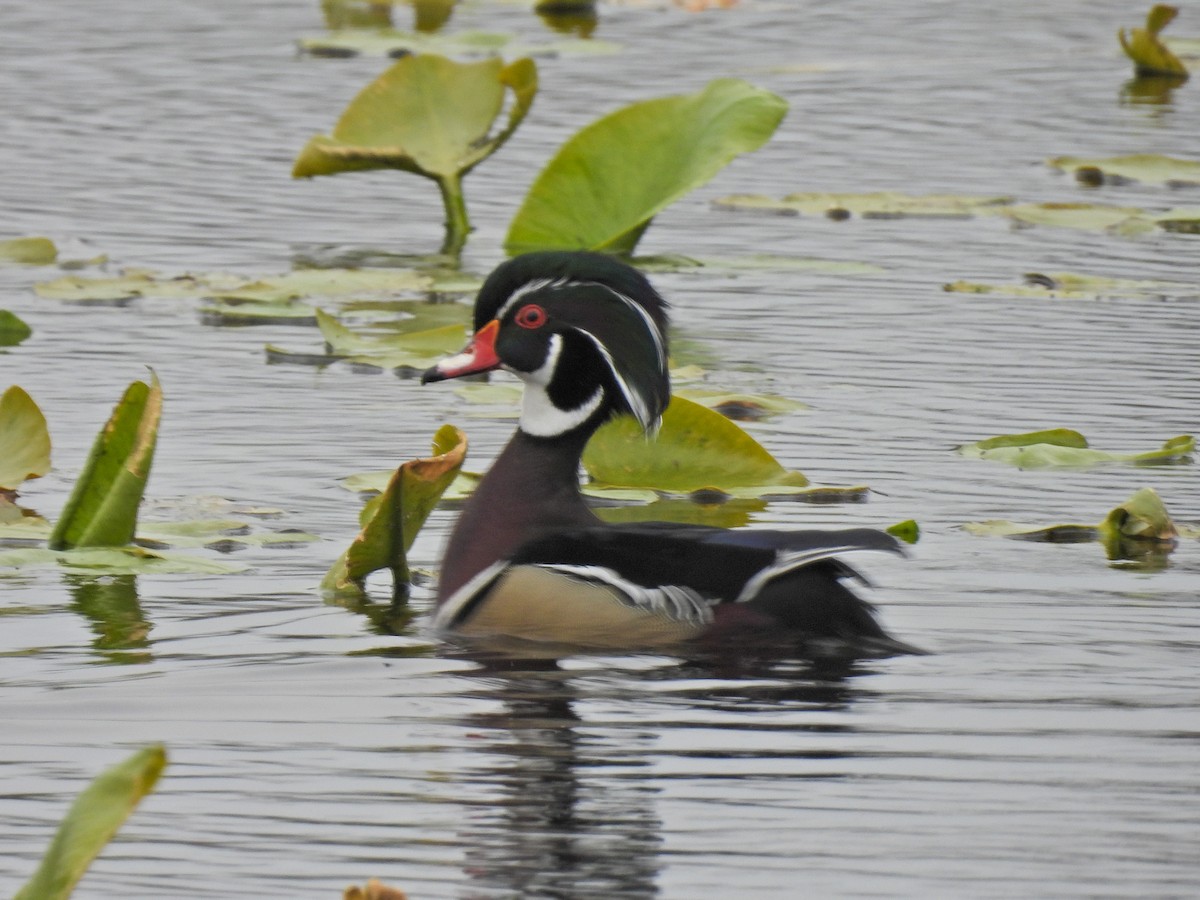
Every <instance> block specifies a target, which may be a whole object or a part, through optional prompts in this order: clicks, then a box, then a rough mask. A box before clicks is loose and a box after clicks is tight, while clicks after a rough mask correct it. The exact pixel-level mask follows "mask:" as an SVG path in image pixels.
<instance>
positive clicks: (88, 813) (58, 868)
mask: <svg viewBox="0 0 1200 900" xmlns="http://www.w3.org/2000/svg"><path fill="white" fill-rule="evenodd" d="M166 765H167V754H166V750H165V749H164V748H163V747H162V745H161V744H155V745H152V746H150V747H146V748H145V749H143V750H139V751H138V752H137V753H134V754H133V755H132V756H130V757H129V758H128V759H126V760H125V761H124V762H121V763H118V764H117V765H115V766H113V767H112V768H110V769H108V770H106V771H105V772H103V773H101V774H100V775H99V776H98V777H97V778H96V779H95V780H93V781H92V783H91V784H89V785H88V786H87V787H86V788H85V789H84V791H83V792H82V793H81V794H80V795H79V796H78V797H77V798H76V799H75V802H74V803H73V804H72V805H71V808H70V809H69V810H68V811H67V814H66V816H65V817H64V818H63V821H62V824H61V825H59V827H58V832H57V833H56V834H55V835H54V839H53V840H52V841H51V842H50V847H49V849H47V851H46V855H45V856H44V857H42V863H41V865H40V866H39V867H38V870H37V872H36V873H34V876H33V878H32V879H30V880H29V882H27V883H26V884H25V886H24V887H22V888H21V889H20V890H19V891H17V894H16V898H15V900H66V898H67V897H69V896H70V895H71V891H72V890H74V888H75V885H76V884H77V883H78V882H79V879H80V878H82V877H83V875H84V873H85V872H86V871H87V869H88V866H90V865H91V863H92V860H94V859H95V858H96V857H97V856H98V855H99V854H100V852H101V851H102V850H103V849H104V847H105V846H106V845H107V844H108V842H109V841H110V840H112V838H113V835H115V834H116V833H117V830H118V829H119V828H120V827H121V825H122V824H123V823H124V822H125V820H126V819H127V818H128V817H129V814H130V813H131V812H133V810H134V809H135V808H136V807H137V805H138V804H139V803H140V802H141V800H142V798H143V797H145V796H146V795H147V794H149V793H150V792H151V791H152V790H154V785H155V784H157V782H158V779H159V776H161V775H162V773H163V769H165V768H166Z"/></svg>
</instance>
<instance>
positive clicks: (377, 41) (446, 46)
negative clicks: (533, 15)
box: [297, 28, 621, 58]
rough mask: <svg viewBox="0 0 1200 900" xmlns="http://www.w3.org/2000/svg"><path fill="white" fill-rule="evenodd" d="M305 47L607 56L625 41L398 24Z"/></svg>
mask: <svg viewBox="0 0 1200 900" xmlns="http://www.w3.org/2000/svg"><path fill="white" fill-rule="evenodd" d="M297 43H298V45H299V47H300V49H301V51H303V52H305V53H311V54H312V55H313V56H358V55H363V56H395V55H397V54H398V53H400V52H402V51H408V52H410V53H414V54H415V53H427V54H429V53H438V54H442V55H443V56H476V57H478V56H499V55H501V54H503V55H504V56H507V57H509V58H515V57H518V56H534V57H539V56H545V57H566V56H607V55H611V54H614V53H619V52H620V50H621V45H620V44H616V43H613V42H611V41H602V40H587V41H580V40H568V39H564V40H557V41H532V42H531V41H519V40H516V39H515V38H514V36H513V35H511V34H502V33H499V32H489V31H459V32H455V33H453V34H424V33H422V32H420V31H403V30H399V29H394V28H375V29H370V30H368V29H361V28H356V29H350V28H343V29H338V30H335V31H331V32H330V33H329V34H326V35H320V36H318V37H307V38H301V39H300V40H299V41H298V42H297Z"/></svg>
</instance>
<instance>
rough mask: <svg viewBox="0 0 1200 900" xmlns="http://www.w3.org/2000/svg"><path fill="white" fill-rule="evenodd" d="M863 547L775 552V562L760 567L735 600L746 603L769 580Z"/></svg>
mask: <svg viewBox="0 0 1200 900" xmlns="http://www.w3.org/2000/svg"><path fill="white" fill-rule="evenodd" d="M861 549H862V548H861V547H855V546H850V545H847V546H843V547H820V548H818V549H814V550H798V551H793V552H790V553H786V552H784V551H782V550H780V551H778V552H777V553H776V554H775V562H774V564H772V565H770V566H767V567H766V568H764V569H760V570H759V571H758V572H757V573H755V575H754V577H753V578H751V579H750V580H749V581H747V582H746V584H745V586H744V587H743V588H742V592H741V593H740V594H738V597H737V600H736V601H735V602H737V603H745V602H746V601H747V600H753V599H754V598H755V597H756V596H757V595H758V592H759V591H761V590H762V589H763V586H764V585H765V584H766V583H767V582H768V581H772V580H774V579H776V578H778V577H779V576H780V575H784V574H786V573H788V572H793V571H795V570H796V569H800V568H803V567H804V566H807V565H811V564H812V563H815V562H820V561H821V560H823V559H830V558H832V557H835V556H837V555H838V554H839V553H850V552H852V551H854V550H861ZM847 569H849V567H847ZM850 571H853V570H850Z"/></svg>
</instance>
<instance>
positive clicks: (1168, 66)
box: [1117, 3, 1188, 78]
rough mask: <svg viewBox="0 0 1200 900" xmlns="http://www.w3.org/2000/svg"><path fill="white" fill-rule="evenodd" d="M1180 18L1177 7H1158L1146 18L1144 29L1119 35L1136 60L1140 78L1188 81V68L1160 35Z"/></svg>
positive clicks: (1129, 55)
mask: <svg viewBox="0 0 1200 900" xmlns="http://www.w3.org/2000/svg"><path fill="white" fill-rule="evenodd" d="M1178 14H1179V10H1178V9H1176V8H1175V7H1174V6H1167V5H1166V4H1163V3H1159V4H1156V5H1155V6H1154V7H1152V8H1151V10H1150V12H1149V13H1148V14H1147V15H1146V27H1145V28H1131V29H1130V30H1129V35H1128V36H1126V34H1125V29H1124V28H1122V29H1120V30H1119V31H1118V32H1117V39H1118V40H1120V42H1121V47H1122V48H1123V49H1124V50H1125V55H1126V56H1128V57H1129V58H1130V59H1131V60H1133V66H1134V71H1135V72H1136V73H1137V74H1138V75H1139V76H1150V75H1174V76H1177V77H1178V76H1182V77H1185V78H1186V77H1187V74H1188V70H1187V67H1186V66H1185V65H1184V64H1183V63H1181V62H1180V61H1179V58H1178V57H1177V56H1175V54H1174V53H1172V52H1171V51H1170V50H1168V49H1167V47H1166V46H1165V45H1164V44H1163V42H1162V41H1160V40H1159V37H1158V36H1159V33H1160V32H1161V31H1162V30H1163V29H1164V28H1166V27H1167V25H1169V24H1170V23H1171V20H1172V19H1174V18H1175V16H1176V15H1178Z"/></svg>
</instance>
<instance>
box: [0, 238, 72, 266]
mask: <svg viewBox="0 0 1200 900" xmlns="http://www.w3.org/2000/svg"><path fill="white" fill-rule="evenodd" d="M56 259H58V248H57V247H56V246H54V241H52V240H50V239H49V238H44V237H23V238H13V239H11V240H7V241H0V262H9V263H21V264H23V265H27V266H48V265H50V264H51V263H52V262H54V261H55V260H56Z"/></svg>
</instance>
